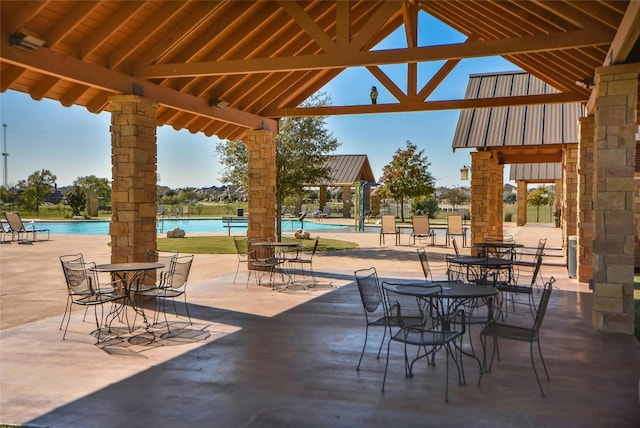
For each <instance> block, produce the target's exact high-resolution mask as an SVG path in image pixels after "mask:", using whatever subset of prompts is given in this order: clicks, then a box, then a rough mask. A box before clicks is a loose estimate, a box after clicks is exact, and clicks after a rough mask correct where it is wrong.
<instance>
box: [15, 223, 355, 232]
mask: <svg viewBox="0 0 640 428" xmlns="http://www.w3.org/2000/svg"><path fill="white" fill-rule="evenodd" d="M25 223H26V224H25V225H30V224H31V223H27V222H25ZM109 223H110V221H109V220H73V221H36V222H34V224H35V226H36V228H38V229H49V232H50V233H52V234H66V235H108V234H109ZM176 227H179V228H180V229H182V230H184V231H185V232H227V231H228V230H227V226H226V223H223V222H222V220H220V219H162V220H158V223H157V229H158V232H161V233H162V232H167V231H169V230H172V229H174V228H176ZM297 229H304V230H307V231H318V230H326V231H329V230H330V231H333V232H335V231H341V230H342V231H346V230H351V229H352V227H350V226H341V225H335V224H328V223H327V224H323V223H314V222H308V221H306V222H304V227H303V224H302V223H301V222H299V221H297V220H282V230H283V231H294V230H297ZM246 231H247V226H246V224H241V223H240V224H238V223H236V224H234V225H233V227H232V228H231V232H233V233H236V234H237V233H242V232H246Z"/></svg>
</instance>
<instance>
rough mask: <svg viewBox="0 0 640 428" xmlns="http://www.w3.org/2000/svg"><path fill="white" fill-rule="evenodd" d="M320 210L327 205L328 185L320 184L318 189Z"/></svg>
mask: <svg viewBox="0 0 640 428" xmlns="http://www.w3.org/2000/svg"><path fill="white" fill-rule="evenodd" d="M318 197H319V203H320V211H322V209H323V208H324V207H325V206H326V205H327V186H320V190H319V191H318Z"/></svg>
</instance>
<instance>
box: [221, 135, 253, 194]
mask: <svg viewBox="0 0 640 428" xmlns="http://www.w3.org/2000/svg"><path fill="white" fill-rule="evenodd" d="M216 151H217V152H218V155H219V156H220V163H221V164H222V171H221V173H220V178H221V179H222V182H223V183H231V184H233V185H234V186H237V187H240V186H242V187H244V188H246V187H247V178H248V177H247V166H248V164H249V160H248V159H249V158H248V153H247V146H246V145H245V144H244V143H243V142H242V141H240V140H227V141H224V142H221V143H218V144H217V145H216Z"/></svg>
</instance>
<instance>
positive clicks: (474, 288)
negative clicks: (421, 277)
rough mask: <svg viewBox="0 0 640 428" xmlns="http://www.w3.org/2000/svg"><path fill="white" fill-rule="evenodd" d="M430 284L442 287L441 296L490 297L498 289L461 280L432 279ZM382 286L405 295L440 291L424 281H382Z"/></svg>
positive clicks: (420, 295)
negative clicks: (401, 282) (405, 282)
mask: <svg viewBox="0 0 640 428" xmlns="http://www.w3.org/2000/svg"><path fill="white" fill-rule="evenodd" d="M430 285H439V286H441V287H442V297H444V298H449V299H450V298H465V299H466V298H473V297H492V296H495V295H496V294H498V290H496V289H495V288H493V287H491V286H488V285H477V284H466V283H461V282H447V281H432V282H431V283H430ZM383 287H384V288H385V289H387V290H389V291H392V292H394V293H398V294H403V295H407V296H416V297H429V296H431V295H433V294H435V293H437V292H439V291H440V289H439V288H437V287H436V288H435V289H434V288H431V287H429V286H428V285H426V284H424V283H420V284H417V283H414V284H392V283H388V282H386V283H383Z"/></svg>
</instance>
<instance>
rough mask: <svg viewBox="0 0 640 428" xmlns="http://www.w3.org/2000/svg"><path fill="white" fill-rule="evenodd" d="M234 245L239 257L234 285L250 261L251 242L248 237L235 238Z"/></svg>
mask: <svg viewBox="0 0 640 428" xmlns="http://www.w3.org/2000/svg"><path fill="white" fill-rule="evenodd" d="M283 208H285V207H283ZM233 243H234V245H235V247H236V254H237V256H238V266H236V274H235V275H234V277H233V283H234V284H235V283H236V278H237V277H238V272H239V271H240V265H241V264H246V263H247V262H248V261H249V240H248V238H247V237H246V236H234V237H233Z"/></svg>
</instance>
